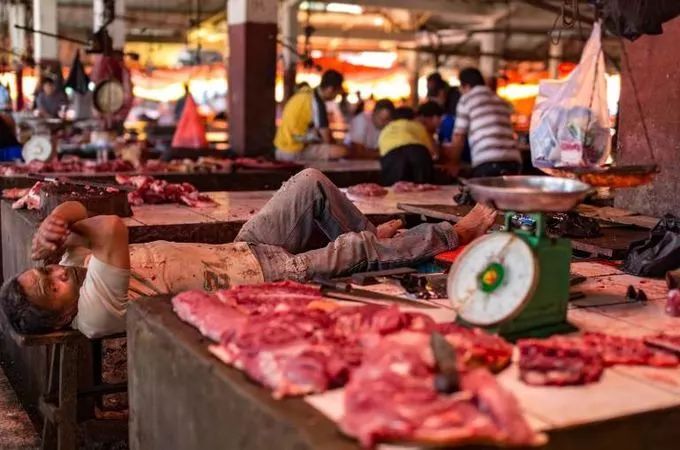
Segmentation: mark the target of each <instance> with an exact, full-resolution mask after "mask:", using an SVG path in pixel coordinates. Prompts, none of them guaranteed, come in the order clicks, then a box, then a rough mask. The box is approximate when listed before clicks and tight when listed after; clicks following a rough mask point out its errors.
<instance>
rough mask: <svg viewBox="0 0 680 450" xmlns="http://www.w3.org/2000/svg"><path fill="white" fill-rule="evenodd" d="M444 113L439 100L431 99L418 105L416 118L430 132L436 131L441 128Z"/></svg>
mask: <svg viewBox="0 0 680 450" xmlns="http://www.w3.org/2000/svg"><path fill="white" fill-rule="evenodd" d="M443 114H444V110H443V109H442V107H441V106H439V104H438V103H437V102H433V101H429V102H426V103H423V104H422V105H420V106H419V107H418V113H417V115H416V118H417V119H418V121H419V122H420V123H422V124H423V125H424V126H425V129H426V130H427V132H428V133H434V132H435V131H437V129H438V128H439V124H440V123H441V120H442V115H443Z"/></svg>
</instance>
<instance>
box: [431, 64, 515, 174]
mask: <svg viewBox="0 0 680 450" xmlns="http://www.w3.org/2000/svg"><path fill="white" fill-rule="evenodd" d="M459 78H460V91H461V92H462V94H463V95H462V96H461V98H460V101H459V102H458V107H457V110H456V122H455V128H454V135H453V142H452V144H451V146H450V148H449V151H447V152H446V155H443V156H444V157H445V159H446V162H445V164H447V165H453V166H456V165H457V166H460V163H461V156H462V153H463V149H464V147H465V139H466V138H467V139H468V140H469V143H470V152H471V159H472V176H473V177H491V176H501V175H518V174H519V173H520V172H521V169H522V156H521V154H520V152H519V150H518V149H517V143H516V142H515V138H514V135H513V130H512V123H511V121H510V115H511V113H512V109H511V107H510V105H509V104H508V103H507V102H506V101H505V100H503V99H501V98H500V97H499V96H498V95H496V93H495V92H493V91H492V90H491V89H489V88H488V87H487V86H486V85H485V83H484V77H482V74H481V73H480V72H479V70H477V69H475V68H467V69H464V70H462V71H461V72H460V75H459Z"/></svg>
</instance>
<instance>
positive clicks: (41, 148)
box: [21, 135, 54, 162]
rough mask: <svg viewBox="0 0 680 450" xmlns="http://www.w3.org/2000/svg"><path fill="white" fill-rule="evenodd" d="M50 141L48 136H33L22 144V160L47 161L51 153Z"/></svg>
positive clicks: (50, 157)
mask: <svg viewBox="0 0 680 450" xmlns="http://www.w3.org/2000/svg"><path fill="white" fill-rule="evenodd" d="M53 150H54V149H53V147H52V141H51V139H50V137H49V136H40V135H38V136H33V137H32V138H30V139H29V140H28V141H26V143H25V144H24V147H23V149H22V150H21V156H22V157H23V158H24V161H26V162H30V161H49V160H50V159H52V153H53Z"/></svg>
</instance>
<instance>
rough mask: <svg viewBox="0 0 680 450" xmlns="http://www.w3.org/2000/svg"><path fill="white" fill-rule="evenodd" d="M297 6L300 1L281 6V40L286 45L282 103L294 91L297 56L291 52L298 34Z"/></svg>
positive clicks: (283, 49)
mask: <svg viewBox="0 0 680 450" xmlns="http://www.w3.org/2000/svg"><path fill="white" fill-rule="evenodd" d="M299 6H300V0H287V1H285V2H283V3H282V4H281V11H280V23H281V38H282V40H283V42H284V43H285V44H286V46H283V48H282V54H283V99H284V101H286V100H288V99H289V98H290V96H291V95H293V92H294V91H295V77H296V76H297V64H298V56H297V54H296V53H295V52H294V51H293V48H297V39H298V34H299V32H300V30H299V23H298V8H299ZM288 46H290V47H292V48H290V47H288Z"/></svg>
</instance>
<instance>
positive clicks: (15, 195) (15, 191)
mask: <svg viewBox="0 0 680 450" xmlns="http://www.w3.org/2000/svg"><path fill="white" fill-rule="evenodd" d="M30 190H31V188H9V189H3V190H2V198H4V199H5V200H19V199H20V198H21V197H23V196H24V195H26V194H28V191H30Z"/></svg>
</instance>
